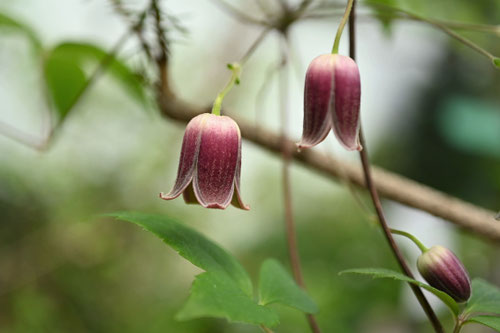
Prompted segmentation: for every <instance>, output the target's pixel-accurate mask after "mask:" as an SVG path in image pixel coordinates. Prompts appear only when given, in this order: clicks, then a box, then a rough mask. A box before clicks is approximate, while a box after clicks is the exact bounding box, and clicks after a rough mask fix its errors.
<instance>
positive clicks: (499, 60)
mask: <svg viewBox="0 0 500 333" xmlns="http://www.w3.org/2000/svg"><path fill="white" fill-rule="evenodd" d="M493 65H495V67H496V68H500V58H498V57H495V59H493Z"/></svg>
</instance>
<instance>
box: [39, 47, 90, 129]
mask: <svg viewBox="0 0 500 333" xmlns="http://www.w3.org/2000/svg"><path fill="white" fill-rule="evenodd" d="M44 69H45V80H46V81H47V87H48V89H49V92H50V94H51V97H52V100H53V102H54V106H55V108H56V110H57V112H58V114H59V120H60V121H61V122H62V121H63V120H64V118H66V116H67V114H68V113H69V111H70V110H71V107H72V106H73V104H74V103H75V101H76V98H77V97H78V95H79V94H80V93H81V91H82V90H83V89H84V87H85V85H86V81H87V78H86V75H85V73H84V72H83V70H82V69H81V68H80V66H78V64H77V63H75V61H74V59H71V58H70V57H67V56H65V55H60V54H58V53H55V52H53V53H52V54H50V55H49V56H48V57H47V59H46V60H45V68H44Z"/></svg>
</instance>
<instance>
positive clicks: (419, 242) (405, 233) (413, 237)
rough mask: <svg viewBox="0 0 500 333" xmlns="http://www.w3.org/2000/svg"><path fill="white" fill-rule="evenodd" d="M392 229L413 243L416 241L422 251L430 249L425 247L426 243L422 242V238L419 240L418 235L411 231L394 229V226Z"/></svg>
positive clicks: (394, 232)
mask: <svg viewBox="0 0 500 333" xmlns="http://www.w3.org/2000/svg"><path fill="white" fill-rule="evenodd" d="M390 230H391V232H392V233H393V234H396V235H400V236H404V237H406V238H408V239H409V240H411V241H412V242H413V243H415V245H416V246H418V248H419V249H420V251H422V253H424V252H426V251H427V250H429V249H428V248H426V247H425V245H424V244H422V242H421V241H420V240H418V238H417V237H415V236H413V235H412V234H410V233H409V232H406V231H402V230H397V229H392V228H391V229H390Z"/></svg>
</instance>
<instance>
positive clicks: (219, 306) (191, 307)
mask: <svg viewBox="0 0 500 333" xmlns="http://www.w3.org/2000/svg"><path fill="white" fill-rule="evenodd" d="M176 317H177V319H179V320H187V319H194V318H200V317H218V318H225V319H227V320H228V321H231V322H243V323H249V324H256V325H265V326H267V327H273V326H276V325H277V324H278V323H279V318H278V315H277V314H276V313H275V312H274V311H273V309H271V308H268V307H265V306H262V305H259V304H257V303H256V302H255V301H254V300H253V299H252V298H250V297H249V296H248V295H246V294H245V293H243V292H242V290H241V289H240V288H239V287H238V285H236V284H235V283H234V281H233V280H232V279H230V278H228V276H227V275H226V274H224V273H220V272H206V273H202V274H200V275H198V276H197V277H196V280H195V281H194V283H193V286H192V288H191V295H190V296H189V299H188V301H187V303H186V304H185V306H184V307H183V308H182V309H181V310H180V311H179V312H178V314H177V316H176Z"/></svg>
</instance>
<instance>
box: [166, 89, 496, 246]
mask: <svg viewBox="0 0 500 333" xmlns="http://www.w3.org/2000/svg"><path fill="white" fill-rule="evenodd" d="M157 102H158V105H159V107H160V111H161V113H162V114H163V115H164V116H165V117H167V118H169V119H173V120H177V121H180V122H183V123H187V122H188V121H189V120H191V119H192V118H193V117H195V116H196V115H198V114H200V113H204V112H210V107H208V106H207V107H199V106H194V105H192V104H190V103H187V102H186V101H183V100H181V99H179V98H177V97H176V96H175V94H174V93H173V92H172V91H170V90H169V91H166V92H164V93H163V94H161V95H159V96H158V99H157ZM224 113H225V114H226V115H228V116H230V117H231V118H233V119H234V120H235V121H236V122H237V123H238V126H239V127H240V130H241V136H242V137H243V138H244V139H246V140H248V141H250V142H252V143H254V144H256V145H257V146H259V147H261V148H263V149H266V150H268V151H270V152H273V153H276V154H281V153H282V143H281V141H282V140H281V137H280V135H278V134H276V133H275V132H273V131H270V130H268V129H266V128H263V127H262V126H259V127H257V126H255V125H254V124H253V122H249V121H248V120H246V119H245V118H243V117H241V116H238V115H237V114H232V113H230V112H228V111H227V110H225V111H224ZM287 146H288V147H289V149H290V151H291V152H292V155H293V159H294V160H295V161H296V162H299V163H301V164H302V165H304V166H305V167H308V168H310V169H313V170H315V171H317V172H319V173H321V174H323V175H324V176H326V177H329V178H331V179H333V180H338V179H339V178H340V177H341V176H342V175H344V176H345V177H347V179H348V180H349V181H350V182H352V183H353V184H354V185H356V186H359V187H366V186H365V180H364V177H363V172H362V170H361V167H360V166H359V165H358V164H357V163H352V162H346V161H341V160H337V159H335V158H333V157H332V156H330V155H328V154H325V153H321V152H318V151H314V150H311V149H310V150H304V151H302V152H300V153H299V152H297V151H296V144H295V141H294V140H291V139H288V140H287ZM371 169H372V178H373V182H374V185H375V188H376V189H377V191H378V192H379V194H380V195H381V196H382V197H384V198H386V199H389V200H392V201H395V202H398V203H401V204H403V205H406V206H408V207H412V208H415V209H418V210H422V211H425V212H428V213H429V214H431V215H434V216H437V217H440V218H442V219H444V220H446V221H449V222H452V223H454V224H455V225H457V226H458V227H460V228H463V229H464V230H467V231H470V232H472V233H475V234H478V235H481V236H483V237H484V238H486V239H490V240H493V241H499V242H500V223H498V222H497V221H496V220H495V215H496V212H493V211H491V210H487V209H484V208H482V207H479V206H476V205H473V204H471V203H469V202H466V201H463V200H461V199H459V198H456V197H453V196H450V195H448V194H446V193H443V192H441V191H438V190H436V189H434V188H431V187H429V186H427V185H424V184H421V183H418V182H416V181H414V180H411V179H409V178H406V177H404V176H401V175H399V174H396V173H393V172H390V171H388V170H385V169H383V168H378V167H374V166H372V168H371Z"/></svg>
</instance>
